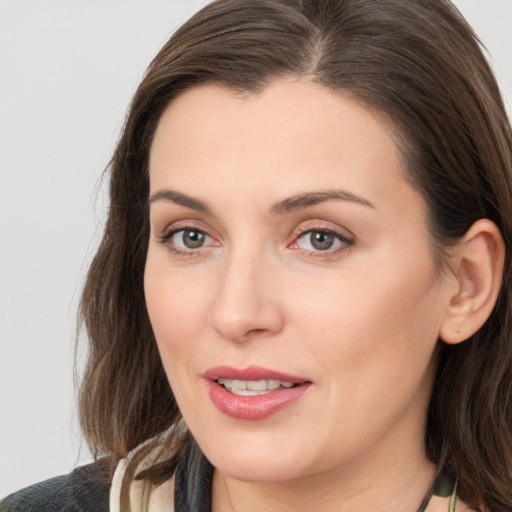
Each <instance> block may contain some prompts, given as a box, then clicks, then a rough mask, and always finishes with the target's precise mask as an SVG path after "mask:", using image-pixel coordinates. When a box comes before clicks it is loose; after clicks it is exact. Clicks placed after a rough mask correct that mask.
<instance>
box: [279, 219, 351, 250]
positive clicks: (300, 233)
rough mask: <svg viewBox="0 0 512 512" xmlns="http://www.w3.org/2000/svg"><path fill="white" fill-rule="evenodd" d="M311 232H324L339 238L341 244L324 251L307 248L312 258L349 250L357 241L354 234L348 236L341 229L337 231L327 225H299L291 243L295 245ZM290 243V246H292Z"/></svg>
mask: <svg viewBox="0 0 512 512" xmlns="http://www.w3.org/2000/svg"><path fill="white" fill-rule="evenodd" d="M311 233H322V234H324V235H331V236H333V237H334V238H335V239H337V240H338V241H339V242H340V246H339V247H336V248H334V249H331V248H329V249H326V250H324V251H322V250H319V249H317V250H307V249H303V250H306V251H307V256H308V257H311V258H329V257H332V256H334V255H337V254H339V253H341V252H344V251H347V250H349V249H350V248H351V247H352V246H353V245H354V243H355V239H354V237H353V236H347V235H346V234H343V233H341V232H340V231H337V230H336V229H333V228H332V227H326V226H318V225H306V226H304V227H299V228H298V229H297V230H296V231H295V232H294V236H295V238H294V240H293V242H292V243H291V244H290V245H294V244H296V243H297V241H298V240H299V239H301V238H303V237H305V236H306V235H308V234H311ZM290 245H289V246H290ZM294 249H300V248H299V247H296V248H294Z"/></svg>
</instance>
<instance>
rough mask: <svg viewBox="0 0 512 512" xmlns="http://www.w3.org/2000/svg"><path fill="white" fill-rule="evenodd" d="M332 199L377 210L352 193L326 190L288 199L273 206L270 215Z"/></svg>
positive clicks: (300, 208)
mask: <svg viewBox="0 0 512 512" xmlns="http://www.w3.org/2000/svg"><path fill="white" fill-rule="evenodd" d="M331 199H337V200H341V201H349V202H352V203H357V204H361V205H363V206H368V207H369V208H375V206H374V205H373V204H372V203H370V201H368V200H366V199H364V198H363V197H360V196H357V195H356V194H352V193H351V192H347V191H345V190H326V191H320V192H306V193H304V194H298V195H295V196H292V197H289V198H288V199H283V200H282V201H279V202H278V203H276V204H275V205H274V206H272V208H271V209H270V213H271V214H272V215H282V214H285V213H289V212H294V211H297V210H302V209H304V208H309V207H310V206H315V205H317V204H320V203H325V202H326V201H330V200H331ZM375 209H376V208H375Z"/></svg>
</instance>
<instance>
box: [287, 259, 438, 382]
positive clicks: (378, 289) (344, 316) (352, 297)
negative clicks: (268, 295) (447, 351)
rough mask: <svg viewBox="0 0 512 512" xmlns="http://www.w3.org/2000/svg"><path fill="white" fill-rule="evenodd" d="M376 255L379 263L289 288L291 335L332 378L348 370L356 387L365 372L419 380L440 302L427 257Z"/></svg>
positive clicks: (433, 339)
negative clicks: (386, 257)
mask: <svg viewBox="0 0 512 512" xmlns="http://www.w3.org/2000/svg"><path fill="white" fill-rule="evenodd" d="M381 261H382V262H383V263H384V264H383V265H380V266H379V267H378V268H375V269H373V270H372V267H371V266H370V265H368V266H364V272H358V271H356V270H355V269H350V270H349V271H348V272H346V273H343V274H340V276H338V277H336V278H334V279H333V278H331V279H329V280H324V281H322V283H321V284H322V286H313V285H312V284H311V283H310V285H309V286H306V287H305V286H301V283H300V282H299V283H298V285H297V288H295V289H290V292H289V294H288V299H287V301H288V305H289V311H290V314H292V313H291V312H293V315H294V318H295V325H293V329H294V336H295V337H296V338H297V339H301V340H303V343H304V344H306V345H307V346H308V351H309V353H310V355H311V357H312V358H314V359H317V360H319V359H320V358H321V361H320V362H321V363H322V364H323V365H324V366H327V368H329V369H330V372H329V373H330V374H331V375H333V376H334V378H335V379H337V378H339V379H342V378H343V379H344V378H345V377H344V376H346V375H350V376H351V379H349V380H350V382H351V383H353V387H354V388H355V387H356V385H357V384H356V383H357V382H363V381H364V380H365V379H368V377H369V376H372V381H374V380H375V379H376V378H378V377H379V376H381V377H382V378H383V379H385V378H392V379H393V380H400V378H401V376H403V375H404V374H411V375H412V374H414V376H415V378H419V377H420V376H421V374H422V373H424V372H425V371H426V368H427V367H428V365H429V362H430V359H431V356H432V353H433V351H434V348H435V345H436V343H437V339H438V332H439V324H440V320H441V313H442V307H441V304H442V303H441V301H440V300H439V287H438V283H437V280H436V278H435V277H434V275H433V272H432V271H431V265H430V261H426V262H416V263H414V262H410V261H409V262H407V266H405V267H404V266H402V265H401V263H402V262H400V261H396V262H394V263H393V261H391V260H390V261H388V262H386V261H385V260H381ZM386 263H387V264H386ZM404 263H405V262H404ZM373 266H374V267H375V265H373ZM400 267H401V268H400ZM404 268H406V269H407V271H406V272H404ZM299 288H302V289H303V290H302V293H301V290H300V289H299ZM304 288H306V289H308V293H307V294H305V293H304ZM351 387H352V384H351Z"/></svg>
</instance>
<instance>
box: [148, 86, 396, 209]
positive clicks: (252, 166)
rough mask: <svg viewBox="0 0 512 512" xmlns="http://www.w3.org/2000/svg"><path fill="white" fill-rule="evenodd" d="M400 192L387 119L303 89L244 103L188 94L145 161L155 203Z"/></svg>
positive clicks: (269, 92) (230, 96)
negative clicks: (177, 192)
mask: <svg viewBox="0 0 512 512" xmlns="http://www.w3.org/2000/svg"><path fill="white" fill-rule="evenodd" d="M390 177H392V178H393V179H392V180H391V181H390ZM216 184H220V185H221V186H220V187H219V189H218V190H217V189H214V188H212V187H215V186H216ZM235 185H236V186H237V187H238V189H237V190H234V187H235ZM405 185H406V180H405V179H404V178H403V169H402V164H401V155H400V152H399V150H398V148H397V145H396V144H395V142H394V139H393V137H392V136H391V132H390V129H389V125H388V123H386V122H385V120H384V118H383V117H382V116H380V115H378V114H377V113H376V112H374V111H372V110H370V109H368V108H366V107H365V106H363V105H361V104H360V103H358V102H356V101H355V100H353V99H351V98H350V97H348V96H345V95H343V94H340V93H338V92H335V91H332V90H330V89H327V88H325V87H323V86H320V85H318V84H315V83H313V82H311V81H309V80H307V79H297V80H289V81H286V82H285V81H283V82H278V83H275V84H273V85H270V86H269V87H267V88H265V89H264V90H263V91H261V92H259V93H258V94H246V95H241V94H237V93H235V92H233V91H231V90H229V89H226V88H224V87H221V86H219V85H215V84H208V85H201V86H198V87H195V88H192V89H190V90H188V91H186V92H184V93H183V94H181V95H180V96H178V97H177V98H176V99H175V100H174V101H173V102H172V103H171V104H170V105H169V106H168V107H167V108H166V110H165V111H164V113H163V115H162V118H161V120H160V123H159V125H158V127H157V130H156V133H155V137H154V140H153V144H152V147H151V152H150V189H151V193H155V192H156V191H157V190H158V189H160V188H165V187H170V188H176V187H178V188H180V189H181V190H182V191H183V192H185V193H193V194H196V195H199V196H202V195H206V194H208V193H210V192H211V191H213V190H216V193H218V194H219V193H220V194H221V193H222V191H225V192H226V193H227V191H228V190H229V191H230V192H231V193H233V192H234V193H239V194H240V195H243V192H244V190H245V189H248V190H250V191H252V192H253V197H254V193H255V192H257V191H261V192H262V193H264V194H266V195H267V196H269V199H270V195H271V194H274V195H275V196H276V197H275V198H274V199H279V196H280V195H281V196H286V195H292V194H294V193H301V192H302V191H303V190H304V189H307V190H310V189H321V188H326V187H329V186H336V187H342V188H344V189H348V190H350V191H352V192H354V193H355V194H359V195H360V194H361V193H362V192H365V193H366V194H370V195H372V196H374V198H375V197H377V196H382V195H385V194H389V191H390V187H393V186H395V187H398V188H401V187H403V186H405ZM369 200H370V201H371V202H373V203H374V201H372V200H371V199H369ZM374 204H375V203H374Z"/></svg>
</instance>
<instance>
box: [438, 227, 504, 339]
mask: <svg viewBox="0 0 512 512" xmlns="http://www.w3.org/2000/svg"><path fill="white" fill-rule="evenodd" d="M504 261H505V244H504V242H503V238H502V236H501V233H500V230H499V229H498V227H497V226H496V224H494V222H492V221H490V220H489V219H480V220H478V221H476V222H475V223H474V224H473V225H472V226H471V228H470V229H469V230H468V232H467V233H466V235H465V236H464V238H463V240H462V241H461V243H460V245H459V248H458V250H457V252H456V253H455V255H454V258H453V261H452V271H453V272H454V274H455V277H456V279H457V282H458V289H457V290H456V293H454V294H452V295H451V297H450V300H449V304H447V308H446V311H445V314H444V316H443V319H442V322H441V325H440V330H439V337H440V338H441V340H443V341H444V342H446V343H449V344H456V343H460V342H462V341H464V340H466V339H468V338H469V337H470V336H472V335H473V334H475V332H477V331H478V329H480V327H482V325H483V324H484V323H485V321H486V320H487V318H489V315H490V314H491V312H492V310H493V308H494V305H495V304H496V300H497V298H498V294H499V291H500V287H501V280H502V275H503V265H504Z"/></svg>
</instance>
